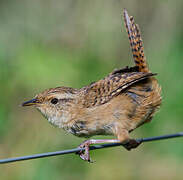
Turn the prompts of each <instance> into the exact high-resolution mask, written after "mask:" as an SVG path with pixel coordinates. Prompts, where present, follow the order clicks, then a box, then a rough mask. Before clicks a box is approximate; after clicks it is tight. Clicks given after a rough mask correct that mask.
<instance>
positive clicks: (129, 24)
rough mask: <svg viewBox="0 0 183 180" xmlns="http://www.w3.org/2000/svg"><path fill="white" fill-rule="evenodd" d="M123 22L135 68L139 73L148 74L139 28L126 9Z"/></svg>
mask: <svg viewBox="0 0 183 180" xmlns="http://www.w3.org/2000/svg"><path fill="white" fill-rule="evenodd" d="M124 22H125V26H126V30H127V33H128V38H129V40H130V46H131V49H132V54H133V59H134V61H135V64H136V66H137V67H138V69H139V71H140V72H150V70H149V68H148V64H147V62H146V58H145V56H144V47H143V42H142V38H141V34H140V29H139V26H138V25H137V24H135V22H134V18H133V17H132V16H130V17H129V16H128V12H127V10H126V9H124Z"/></svg>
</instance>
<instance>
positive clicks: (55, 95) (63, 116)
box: [22, 87, 77, 126]
mask: <svg viewBox="0 0 183 180" xmlns="http://www.w3.org/2000/svg"><path fill="white" fill-rule="evenodd" d="M76 92H77V90H76V89H73V88H67V87H57V88H51V89H47V90H45V91H43V92H41V93H39V94H38V95H36V96H35V98H34V99H31V100H29V101H26V102H24V103H23V104H22V106H34V107H36V108H37V109H38V110H39V111H40V112H41V113H42V114H43V115H44V116H45V117H46V118H47V119H48V121H49V122H50V123H52V124H54V125H56V126H57V125H58V126H60V123H62V122H66V121H67V120H68V116H69V109H70V108H71V106H72V105H73V104H74V103H75V97H76Z"/></svg>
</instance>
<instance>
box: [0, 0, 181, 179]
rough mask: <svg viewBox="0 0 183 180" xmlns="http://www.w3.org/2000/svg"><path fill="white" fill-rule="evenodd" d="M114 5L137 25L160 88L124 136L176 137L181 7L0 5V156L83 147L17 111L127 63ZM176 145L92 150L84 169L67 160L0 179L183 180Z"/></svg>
mask: <svg viewBox="0 0 183 180" xmlns="http://www.w3.org/2000/svg"><path fill="white" fill-rule="evenodd" d="M123 8H127V10H128V12H129V14H130V15H133V16H134V17H135V20H136V22H137V23H138V24H139V25H140V28H141V32H142V36H143V41H144V45H145V54H146V56H147V60H148V63H149V65H150V68H151V70H152V72H157V73H158V76H157V78H158V80H159V82H160V84H161V86H162V91H163V92H162V95H163V104H162V107H161V109H160V111H159V112H158V113H157V114H156V116H155V117H154V119H153V121H152V122H151V123H149V124H146V125H144V126H143V127H141V128H139V129H137V130H136V131H134V132H133V133H132V136H133V137H136V138H138V137H148V136H156V135H162V134H168V133H175V132H179V131H183V111H182V109H183V80H182V79H183V78H182V76H183V20H182V9H183V1H181V0H177V1H172V0H153V1H147V0H136V1H135V0H130V1H127V0H126V1H123V0H85V1H84V0H65V1H64V0H60V1H59V0H31V1H30V0H13V1H11V0H1V1H0V93H1V97H0V158H6V157H14V156H22V155H28V154H34V153H41V152H48V151H57V150H63V149H69V148H74V147H76V146H78V144H80V143H81V142H82V141H83V140H84V139H79V138H77V137H74V136H72V135H70V134H66V133H65V132H64V131H63V130H60V129H57V128H54V127H53V126H51V125H50V124H49V123H48V122H47V121H46V120H45V119H44V118H43V117H42V116H41V114H40V113H39V112H37V111H36V110H35V109H33V108H22V107H20V106H19V105H20V104H21V103H22V102H23V101H25V100H29V99H31V98H32V97H34V95H36V94H37V93H39V92H40V91H42V90H44V89H46V88H50V87H57V86H71V87H74V88H80V87H82V86H84V85H87V84H88V83H90V82H91V81H95V80H98V79H100V78H103V77H104V76H106V75H107V74H108V73H109V72H111V71H112V70H113V69H114V68H120V67H124V66H126V65H130V66H133V61H132V56H131V51H130V48H129V42H128V38H127V33H126V31H125V28H124V25H123V19H122V9H123ZM97 138H99V137H97ZM182 142H183V139H181V138H180V139H174V140H165V141H161V142H153V143H146V144H143V145H141V146H140V147H139V148H138V149H136V150H134V151H131V152H127V151H126V150H125V149H124V148H122V147H116V148H111V149H103V150H97V151H94V152H92V153H91V154H92V158H93V159H94V160H96V161H97V162H96V163H93V164H88V163H86V162H84V161H81V160H80V159H79V158H78V157H77V156H76V155H74V154H72V155H65V156H57V157H51V158H45V159H38V160H31V161H24V162H17V163H13V164H6V165H0V179H2V180H4V179H5V180H11V179H12V180H25V179H26V180H38V179H39V180H47V179H55V180H57V179H64V180H65V179H68V180H73V179H74V180H80V179H87V180H93V179H95V180H100V179H102V178H104V179H105V180H111V179H115V180H118V179H119V180H120V179H130V180H138V179H139V180H146V179H150V180H151V179H166V180H169V179H182V177H183V171H182V170H183V143H182Z"/></svg>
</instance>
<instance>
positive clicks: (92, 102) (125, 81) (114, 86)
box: [82, 68, 156, 107]
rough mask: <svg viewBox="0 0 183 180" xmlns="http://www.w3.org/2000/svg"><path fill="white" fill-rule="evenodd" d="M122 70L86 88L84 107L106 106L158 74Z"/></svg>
mask: <svg viewBox="0 0 183 180" xmlns="http://www.w3.org/2000/svg"><path fill="white" fill-rule="evenodd" d="M124 70H125V69H120V70H116V71H114V72H112V73H111V74H109V75H108V76H107V77H105V78H104V79H102V80H99V81H97V82H95V83H92V84H91V85H89V86H86V87H84V91H82V92H84V94H83V95H84V98H83V105H84V106H85V107H91V106H97V105H101V104H105V103H106V102H108V101H110V99H112V98H113V97H114V96H117V95H119V94H120V93H122V92H123V91H124V90H126V89H127V88H128V87H130V86H131V85H133V84H135V83H137V82H139V81H142V80H144V79H147V78H149V77H151V76H154V75H156V74H153V73H145V72H137V71H136V72H127V71H128V68H127V69H126V72H124ZM129 71H130V70H129Z"/></svg>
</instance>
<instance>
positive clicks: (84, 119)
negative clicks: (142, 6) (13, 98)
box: [22, 9, 162, 162]
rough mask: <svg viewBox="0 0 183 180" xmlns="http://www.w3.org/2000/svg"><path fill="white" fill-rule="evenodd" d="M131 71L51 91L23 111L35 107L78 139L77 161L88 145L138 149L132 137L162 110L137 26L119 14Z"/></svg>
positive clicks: (86, 152) (87, 154) (87, 155)
mask: <svg viewBox="0 0 183 180" xmlns="http://www.w3.org/2000/svg"><path fill="white" fill-rule="evenodd" d="M123 17H124V24H125V27H126V31H127V33H128V38H129V42H130V47H131V50H132V55H133V59H134V62H135V66H133V67H128V66H127V67H125V68H121V69H116V70H114V71H112V72H111V73H110V74H108V75H107V76H106V77H104V78H103V79H101V80H98V81H96V82H92V83H91V84H89V85H87V86H85V87H82V88H80V89H75V88H71V87H64V86H61V87H56V88H49V89H46V90H44V91H43V92H41V93H39V94H37V95H36V96H35V97H34V98H33V99H32V100H29V101H26V102H24V103H23V104H22V106H34V107H35V108H36V109H38V110H39V111H40V112H41V113H42V114H43V116H44V117H45V118H46V119H47V120H48V122H49V123H51V124H52V125H54V126H56V127H58V128H62V129H64V130H65V131H67V132H68V133H71V134H73V135H75V136H78V137H84V138H87V140H85V141H84V142H83V143H81V144H80V145H79V147H80V148H84V151H80V152H79V153H78V154H79V156H80V158H81V159H83V160H85V161H88V162H93V161H92V160H91V158H90V152H89V149H90V145H92V144H99V143H121V144H123V145H124V147H125V148H126V149H127V150H131V149H134V148H137V147H138V146H139V145H140V142H138V141H137V140H135V139H132V138H131V137H130V133H131V132H132V131H133V130H135V129H136V128H138V127H139V126H141V125H143V124H144V123H147V122H150V121H151V119H152V118H153V115H154V114H155V112H156V111H157V110H158V109H159V108H160V105H161V100H162V98H161V87H160V85H159V83H158V81H157V79H156V78H155V76H156V75H157V74H156V73H152V72H151V71H150V70H149V67H148V64H147V61H146V57H145V55H144V47H143V42H142V38H141V33H140V29H139V26H138V25H137V24H135V21H134V18H133V16H129V15H128V12H127V10H126V9H124V11H123ZM94 135H113V136H114V137H115V138H113V139H88V138H90V137H92V136H94Z"/></svg>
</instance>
